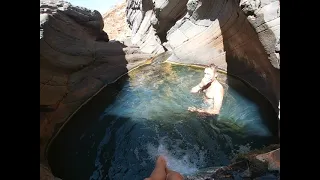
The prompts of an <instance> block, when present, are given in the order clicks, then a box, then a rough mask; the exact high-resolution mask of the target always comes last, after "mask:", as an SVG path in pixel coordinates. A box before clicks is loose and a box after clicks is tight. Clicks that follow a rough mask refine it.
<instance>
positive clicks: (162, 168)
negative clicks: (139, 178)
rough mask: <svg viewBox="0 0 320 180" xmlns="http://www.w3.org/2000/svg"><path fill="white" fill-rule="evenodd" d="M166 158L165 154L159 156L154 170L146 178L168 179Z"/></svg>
mask: <svg viewBox="0 0 320 180" xmlns="http://www.w3.org/2000/svg"><path fill="white" fill-rule="evenodd" d="M166 166H167V165H166V160H165V159H164V157H163V156H159V157H158V159H157V161H156V167H155V168H154V170H153V171H152V173H151V175H150V177H149V178H146V179H145V180H165V179H166V175H167V173H166Z"/></svg>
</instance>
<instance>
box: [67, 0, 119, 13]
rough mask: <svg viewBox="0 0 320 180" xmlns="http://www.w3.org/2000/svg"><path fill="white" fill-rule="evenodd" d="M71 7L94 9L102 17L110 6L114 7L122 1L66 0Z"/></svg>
mask: <svg viewBox="0 0 320 180" xmlns="http://www.w3.org/2000/svg"><path fill="white" fill-rule="evenodd" d="M66 1H68V2H70V3H71V4H72V5H76V6H82V7H86V8H88V9H94V10H97V11H99V12H100V14H101V15H103V14H104V13H105V12H107V11H108V10H109V9H110V8H111V7H112V6H114V5H116V4H117V3H118V2H122V1H123V0H66Z"/></svg>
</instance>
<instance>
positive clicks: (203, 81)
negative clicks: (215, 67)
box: [190, 78, 209, 93]
mask: <svg viewBox="0 0 320 180" xmlns="http://www.w3.org/2000/svg"><path fill="white" fill-rule="evenodd" d="M208 83H209V82H207V80H206V79H205V78H202V80H201V82H200V83H199V84H198V85H196V86H195V87H193V88H192V89H191V91H190V92H191V93H197V92H199V91H200V90H201V89H202V88H203V87H204V86H206V85H207V84H208Z"/></svg>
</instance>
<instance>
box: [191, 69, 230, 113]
mask: <svg viewBox="0 0 320 180" xmlns="http://www.w3.org/2000/svg"><path fill="white" fill-rule="evenodd" d="M217 69H218V68H217V66H216V65H214V64H210V65H209V66H207V67H206V68H205V70H204V77H203V79H202V80H201V82H200V83H199V84H198V85H196V86H195V87H193V88H192V89H191V93H198V92H204V101H205V103H206V104H208V105H209V106H208V108H206V109H202V108H196V107H189V108H188V110H189V111H191V112H198V113H201V114H208V115H218V114H219V113H220V109H221V106H222V101H223V96H224V89H223V87H222V85H221V84H220V83H219V82H218V80H217V76H218V73H217Z"/></svg>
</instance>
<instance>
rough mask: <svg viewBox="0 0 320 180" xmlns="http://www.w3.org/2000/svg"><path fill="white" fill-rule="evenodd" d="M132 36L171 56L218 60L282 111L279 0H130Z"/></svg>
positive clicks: (141, 44) (147, 47) (190, 60)
mask: <svg viewBox="0 0 320 180" xmlns="http://www.w3.org/2000/svg"><path fill="white" fill-rule="evenodd" d="M126 12H127V22H128V24H129V27H130V28H131V29H132V38H131V40H132V42H133V43H134V44H137V45H138V46H139V47H140V48H141V50H142V51H143V52H146V53H161V52H164V51H166V50H169V51H172V52H173V55H172V56H171V57H170V58H169V60H170V61H173V62H180V63H186V64H210V63H215V64H216V65H218V66H219V67H220V68H222V69H224V70H227V71H228V73H229V74H232V75H235V76H238V77H239V78H241V79H243V80H245V81H246V82H248V83H249V84H251V85H252V86H253V87H255V88H256V89H257V90H259V91H260V92H261V93H262V94H263V95H264V96H266V97H267V98H268V99H269V101H270V102H271V103H272V105H273V107H274V109H275V110H276V111H278V102H279V100H280V1H278V0H241V1H239V0H212V1H207V0H172V1H168V0H154V1H152V0H128V1H127V11H126Z"/></svg>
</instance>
